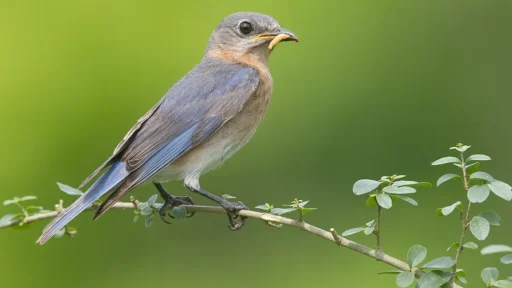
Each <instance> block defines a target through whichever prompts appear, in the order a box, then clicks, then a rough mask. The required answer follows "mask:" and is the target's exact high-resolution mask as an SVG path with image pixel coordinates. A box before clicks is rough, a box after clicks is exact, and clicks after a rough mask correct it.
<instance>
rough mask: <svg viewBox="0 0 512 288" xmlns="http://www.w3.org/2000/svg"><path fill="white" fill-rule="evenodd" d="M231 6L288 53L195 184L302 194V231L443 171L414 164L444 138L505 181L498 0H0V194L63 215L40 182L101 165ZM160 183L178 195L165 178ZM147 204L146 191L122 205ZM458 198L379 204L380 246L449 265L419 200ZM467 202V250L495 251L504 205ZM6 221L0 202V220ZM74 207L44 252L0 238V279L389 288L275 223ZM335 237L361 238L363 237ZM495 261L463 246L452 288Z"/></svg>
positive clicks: (445, 236) (506, 49)
mask: <svg viewBox="0 0 512 288" xmlns="http://www.w3.org/2000/svg"><path fill="white" fill-rule="evenodd" d="M236 11H258V12H262V13H267V14H270V15H272V16H273V17H275V18H276V19H277V20H278V21H279V22H280V23H281V24H282V26H283V27H286V28H288V29H290V30H292V31H294V32H295V33H296V34H297V35H298V36H299V37H300V39H301V42H300V43H298V44H295V43H285V44H282V45H279V47H278V48H277V49H276V51H275V52H274V53H273V55H272V57H271V61H270V66H271V70H272V73H273V78H274V82H275V88H274V93H273V98H272V101H271V105H270V109H269V111H268V114H267V117H266V118H265V120H264V121H263V123H262V125H261V127H260V129H259V130H258V132H257V133H256V135H255V137H254V138H253V139H252V141H251V142H250V143H249V145H247V147H245V148H244V149H242V150H241V151H240V152H239V153H238V154H237V155H236V156H235V157H233V158H232V159H231V160H230V161H228V162H227V163H226V164H225V165H224V166H223V167H222V169H218V170H216V171H214V172H212V173H210V174H208V175H206V176H204V177H202V182H201V183H202V186H203V187H205V188H206V189H209V190H211V191H213V192H215V193H217V194H224V193H228V194H232V195H236V196H238V197H239V199H241V200H243V201H244V202H245V203H246V204H247V205H249V206H251V207H254V206H256V205H258V204H262V203H264V202H269V203H273V204H276V205H280V204H284V203H288V202H289V201H290V200H292V199H293V198H295V197H298V198H300V199H304V200H310V201H311V202H310V205H311V206H312V207H318V208H319V210H318V211H316V212H315V213H312V214H310V215H308V217H307V221H309V222H311V223H314V224H316V225H318V226H320V227H323V228H326V229H328V228H330V227H335V228H336V229H337V230H338V231H339V232H341V231H343V230H346V229H348V228H352V227H355V226H358V225H361V224H364V223H366V222H368V221H369V220H371V219H372V218H373V217H374V214H375V211H374V209H370V208H366V207H365V205H364V202H365V198H364V197H356V196H355V195H354V194H353V193H352V185H353V183H354V182H355V181H356V180H357V179H360V178H374V179H375V178H379V177H380V176H381V175H390V174H395V173H398V174H401V173H403V174H407V175H408V176H409V178H410V179H412V180H421V181H430V182H435V181H436V179H437V177H439V176H441V175H442V174H444V173H446V172H449V171H456V170H454V169H453V168H452V167H431V166H430V163H431V162H432V161H433V160H435V159H437V158H440V157H441V156H447V155H449V154H450V153H453V152H451V151H449V150H448V147H450V146H453V145H454V144H455V143H457V142H463V143H467V144H471V145H473V147H472V148H471V150H470V152H473V153H484V154H488V155H490V156H491V157H493V160H494V161H492V162H487V163H484V164H483V165H482V166H481V167H482V169H483V170H484V171H487V172H489V173H491V174H493V175H494V176H495V177H496V178H498V179H501V180H503V181H505V182H509V183H510V182H512V175H510V173H509V168H510V167H509V165H510V164H509V163H510V162H511V160H512V155H511V154H510V153H509V151H510V147H511V145H512V136H511V134H510V133H509V132H510V131H509V130H510V123H511V121H512V115H511V114H510V108H509V107H510V104H511V102H512V100H511V96H512V95H511V92H512V79H511V69H512V68H511V67H512V38H511V37H510V29H511V28H512V2H511V1H508V0H493V1H491V0H488V1H480V0H474V1H469V0H468V1H446V0H430V1H411V0H400V1H360V0H353V1H334V0H333V1H279V2H278V1H271V0H260V1H208V2H206V1H204V2H199V1H169V0H167V1H126V0H125V1H120V0H109V1H101V0H91V1H78V0H77V1H69V0H68V1H12V0H11V1H8V0H1V2H0V43H1V44H0V97H1V105H0V123H1V124H0V125H1V132H2V136H1V139H2V141H0V159H2V164H1V165H0V175H1V176H0V177H1V180H2V181H1V183H2V184H1V188H0V196H1V199H2V200H3V199H9V198H11V197H14V196H23V195H36V196H38V197H39V200H37V201H34V202H33V203H34V204H41V205H44V206H45V207H52V206H53V205H54V204H55V203H56V202H57V201H58V200H59V199H61V198H62V199H64V201H65V204H70V203H71V202H72V201H73V200H74V198H73V197H71V196H68V195H65V194H64V193H62V192H60V191H59V190H58V189H57V187H56V185H55V182H57V181H59V182H63V183H67V184H69V185H73V186H77V185H78V184H79V183H80V182H81V180H83V178H85V177H86V176H87V175H88V174H89V173H90V172H91V171H92V170H94V169H95V168H96V167H97V166H98V165H99V164H101V163H102V162H103V161H104V159H105V158H106V157H108V156H109V155H110V153H111V151H112V150H113V149H114V147H115V145H116V144H117V143H118V141H119V140H120V139H121V138H122V137H123V136H124V134H125V132H126V131H127V130H128V129H129V128H130V127H131V126H132V124H134V123H135V121H136V120H137V119H138V117H139V116H141V115H143V114H144V113H145V112H146V111H147V110H148V109H149V108H150V107H152V105H153V104H154V103H156V102H157V101H158V100H159V99H160V97H161V96H162V95H163V94H164V93H165V92H166V91H167V89H168V88H169V87H170V86H171V85H172V84H173V83H174V82H176V81H177V80H178V79H180V77H182V76H183V75H184V74H185V73H186V72H187V71H188V70H190V69H191V68H192V67H193V66H194V65H195V64H196V63H197V62H198V61H200V59H201V57H202V53H203V51H204V47H205V45H206V42H207V39H208V37H209V34H210V33H211V31H213V29H214V28H215V26H216V25H217V24H218V22H219V21H220V20H221V19H222V18H223V17H225V16H227V15H228V14H230V13H233V12H236ZM167 187H169V189H170V190H171V191H173V192H174V193H175V194H186V195H190V194H189V192H188V191H187V190H186V189H185V188H183V186H182V184H181V183H170V184H168V185H167ZM154 193H155V190H154V189H153V187H152V186H150V185H146V186H141V187H140V188H138V189H136V190H135V191H133V193H132V194H131V195H135V196H136V197H137V198H139V199H142V200H144V199H147V198H148V197H149V196H150V195H152V194H154ZM465 198H466V197H465V196H464V192H463V191H462V189H461V185H460V183H457V182H456V181H454V182H453V183H447V184H446V186H444V187H442V188H431V189H421V190H420V192H419V193H418V194H417V196H416V199H417V200H418V201H419V202H420V206H419V207H413V206H410V205H408V204H406V203H404V202H401V203H398V202H396V203H394V204H395V206H396V207H394V208H393V209H392V210H391V211H385V213H384V216H383V232H382V237H383V240H382V242H383V248H384V250H385V252H388V253H389V254H392V255H395V256H398V257H400V258H402V259H403V258H404V257H405V254H406V252H407V249H408V247H410V246H412V245H414V244H422V245H424V246H427V247H428V248H429V256H428V259H433V258H437V257H440V256H448V255H450V256H453V252H449V253H447V252H446V251H445V249H446V247H447V246H449V245H450V244H451V243H452V242H455V241H457V240H458V237H459V233H460V232H459V224H458V217H457V216H455V215H452V216H450V217H447V218H441V217H438V216H436V214H435V209H436V208H437V207H442V206H446V205H449V204H451V203H453V202H455V201H457V200H463V201H464V202H466V199H465ZM195 200H196V202H198V203H202V204H210V202H208V201H205V200H204V199H199V198H198V197H197V196H196V197H195ZM474 207H475V210H474V211H475V212H481V211H485V210H488V209H489V208H491V207H495V210H496V211H498V212H500V214H501V216H502V218H503V223H502V226H501V227H498V228H493V229H492V233H491V236H490V237H489V240H487V241H486V242H485V243H479V244H480V245H481V246H485V245H486V244H490V243H503V244H506V243H508V244H512V241H511V233H510V231H512V230H511V229H512V222H511V221H510V219H512V210H511V209H510V203H506V202H505V201H501V200H500V199H499V198H497V197H496V196H491V197H490V201H488V202H486V203H485V204H480V205H475V206H474ZM15 211H16V210H15V207H12V206H8V207H0V215H3V214H8V213H12V212H15ZM91 216H92V215H90V214H89V215H83V216H80V217H78V218H77V219H76V220H75V221H73V226H76V227H78V230H79V234H78V236H77V237H76V238H74V239H70V238H63V239H55V240H52V241H50V242H49V243H48V244H47V245H45V246H42V247H41V246H38V245H36V244H35V240H36V239H37V237H38V236H39V234H40V232H41V230H42V229H43V227H44V225H46V222H39V223H36V224H34V225H32V227H31V228H32V229H29V230H26V231H14V230H11V229H5V230H2V231H0V251H1V252H0V271H2V272H0V275H1V276H0V285H1V286H2V287H150V286H151V287H180V286H181V287H184V286H186V287H396V284H395V282H394V278H393V277H392V276H377V275H376V273H377V272H379V271H383V270H386V269H388V268H389V267H387V266H386V265H384V264H382V263H378V262H376V261H374V260H372V259H370V258H367V257H365V256H362V255H360V254H357V253H355V252H353V251H350V250H347V249H341V248H338V247H336V246H335V245H333V244H332V243H329V242H327V241H324V240H322V239H320V238H317V237H314V236H312V235H309V234H306V233H303V232H301V231H298V230H295V229H291V228H283V229H281V230H275V229H272V228H270V227H268V226H266V225H264V224H263V223H262V222H259V221H250V222H249V223H248V224H247V225H246V227H245V228H244V229H243V230H242V231H240V232H237V233H234V232H231V231H229V230H228V229H227V228H226V224H227V223H226V218H225V216H221V215H210V214H199V215H196V217H194V218H192V219H190V220H188V221H183V222H178V223H175V224H173V225H165V224H163V223H161V222H160V221H155V223H154V225H153V226H152V227H151V228H149V229H146V228H145V227H144V225H143V223H142V222H138V223H137V224H134V223H133V222H132V216H133V212H132V211H119V210H117V211H111V212H110V213H108V214H107V215H105V216H104V217H102V218H101V219H100V221H97V222H94V223H93V222H91ZM155 220H156V219H155ZM351 239H354V240H356V241H358V242H362V243H364V244H367V245H374V239H373V237H370V236H364V235H355V236H353V237H351ZM468 241H476V240H474V239H472V236H470V237H468ZM493 265H499V260H498V257H497V256H486V257H483V256H480V255H479V252H478V251H471V250H467V251H466V252H465V253H464V254H463V257H462V262H461V267H462V268H465V269H466V270H467V272H468V273H469V274H470V275H469V277H468V280H469V281H470V284H469V285H468V286H467V287H483V283H481V282H480V280H479V274H480V271H481V269H482V268H484V267H486V266H493ZM498 267H501V271H502V275H503V276H510V275H512V271H511V270H512V269H510V267H502V266H498Z"/></svg>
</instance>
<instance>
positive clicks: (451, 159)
mask: <svg viewBox="0 0 512 288" xmlns="http://www.w3.org/2000/svg"><path fill="white" fill-rule="evenodd" d="M448 163H460V159H459V158H455V157H451V156H450V157H443V158H441V159H437V160H436V161H434V162H432V166H437V165H443V164H448Z"/></svg>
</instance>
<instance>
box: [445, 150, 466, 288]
mask: <svg viewBox="0 0 512 288" xmlns="http://www.w3.org/2000/svg"><path fill="white" fill-rule="evenodd" d="M460 160H461V169H462V179H463V181H464V189H465V190H466V191H468V190H469V182H468V175H467V172H466V162H465V160H464V153H463V152H460ZM470 209H471V201H469V202H468V208H467V209H466V215H465V216H464V212H462V211H461V212H460V222H461V233H460V240H459V247H457V253H456V254H455V264H454V265H453V274H452V278H451V279H450V282H451V283H455V278H456V276H455V273H457V266H458V264H459V261H460V256H461V254H462V250H463V247H462V245H463V244H464V237H465V236H466V232H467V231H468V227H469V225H468V220H469V210H470Z"/></svg>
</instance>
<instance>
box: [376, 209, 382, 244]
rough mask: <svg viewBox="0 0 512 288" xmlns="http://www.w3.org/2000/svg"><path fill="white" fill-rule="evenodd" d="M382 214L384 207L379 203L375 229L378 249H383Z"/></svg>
mask: <svg viewBox="0 0 512 288" xmlns="http://www.w3.org/2000/svg"><path fill="white" fill-rule="evenodd" d="M381 215H382V207H380V205H379V203H377V229H375V236H377V251H382V249H381V246H380V219H381Z"/></svg>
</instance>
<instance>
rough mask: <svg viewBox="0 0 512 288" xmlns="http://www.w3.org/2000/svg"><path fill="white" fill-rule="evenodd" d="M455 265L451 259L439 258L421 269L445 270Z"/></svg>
mask: <svg viewBox="0 0 512 288" xmlns="http://www.w3.org/2000/svg"><path fill="white" fill-rule="evenodd" d="M454 264H455V261H453V259H452V258H451V257H440V258H437V259H434V260H432V261H430V262H428V263H426V264H425V265H423V267H422V268H428V269H446V268H451V267H453V265H454Z"/></svg>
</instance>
